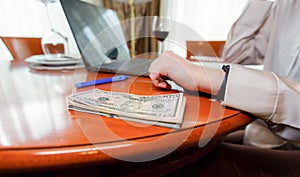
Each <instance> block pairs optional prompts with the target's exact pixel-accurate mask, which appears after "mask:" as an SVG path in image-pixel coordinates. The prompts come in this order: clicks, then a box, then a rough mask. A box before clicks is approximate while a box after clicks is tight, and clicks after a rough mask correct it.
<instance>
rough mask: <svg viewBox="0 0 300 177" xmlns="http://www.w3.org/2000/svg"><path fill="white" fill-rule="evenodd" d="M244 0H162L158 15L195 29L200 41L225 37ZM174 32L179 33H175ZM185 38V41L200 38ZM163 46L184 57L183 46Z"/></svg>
mask: <svg viewBox="0 0 300 177" xmlns="http://www.w3.org/2000/svg"><path fill="white" fill-rule="evenodd" d="M246 2H247V0H185V1H183V0H162V1H161V3H162V4H161V15H162V16H164V17H166V18H170V19H172V20H175V21H178V22H179V23H182V24H184V25H186V26H188V27H189V28H192V29H193V30H195V31H197V33H198V34H199V36H201V39H202V40H203V39H204V40H225V39H226V37H227V33H228V31H229V29H230V26H231V25H232V24H233V22H234V21H235V20H236V19H237V18H238V16H239V15H240V13H241V12H242V10H243V8H244V6H245V4H246ZM175 35H182V34H180V32H177V34H175ZM199 36H198V39H197V38H196V37H195V38H187V39H186V40H201V39H199ZM165 48H166V49H170V50H174V51H175V52H176V53H177V54H179V55H181V56H183V57H184V56H186V50H185V48H182V47H180V46H176V45H172V44H170V43H168V42H166V44H165Z"/></svg>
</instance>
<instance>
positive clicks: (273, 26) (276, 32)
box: [223, 0, 300, 148]
mask: <svg viewBox="0 0 300 177" xmlns="http://www.w3.org/2000/svg"><path fill="white" fill-rule="evenodd" d="M223 57H224V60H225V62H231V63H237V64H264V70H265V71H260V70H255V69H247V68H245V67H242V66H239V65H236V64H232V65H231V69H230V73H229V76H228V80H227V87H226V93H225V100H224V104H225V105H227V106H230V107H234V108H237V109H241V110H244V111H247V112H249V113H252V114H253V115H255V116H257V117H258V118H261V119H260V120H258V121H255V122H254V123H252V124H250V125H249V126H247V128H246V133H245V137H244V140H245V143H247V144H250V145H254V146H259V147H263V148H272V147H277V146H280V145H282V144H284V143H285V142H286V141H285V140H287V141H291V142H294V143H300V0H277V1H276V2H270V1H264V0H250V1H249V2H248V4H247V5H246V7H245V9H244V11H243V13H242V15H241V16H240V17H239V18H238V19H237V21H236V22H235V23H234V25H233V26H232V28H231V30H230V33H229V35H228V39H227V40H226V45H225V47H224V51H223ZM261 120H264V121H261ZM264 122H266V123H264ZM270 130H271V131H270ZM274 133H275V134H274ZM278 136H279V137H281V138H279V137H278Z"/></svg>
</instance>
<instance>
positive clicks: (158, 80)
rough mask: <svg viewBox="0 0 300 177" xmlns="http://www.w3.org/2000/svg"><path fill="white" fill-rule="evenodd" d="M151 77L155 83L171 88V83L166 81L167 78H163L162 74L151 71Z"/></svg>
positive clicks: (158, 85)
mask: <svg viewBox="0 0 300 177" xmlns="http://www.w3.org/2000/svg"><path fill="white" fill-rule="evenodd" d="M149 76H150V79H151V80H152V83H153V85H155V86H156V87H159V88H163V89H171V86H170V84H168V83H167V82H166V80H165V79H163V78H162V76H161V74H159V73H156V72H151V73H150V74H149Z"/></svg>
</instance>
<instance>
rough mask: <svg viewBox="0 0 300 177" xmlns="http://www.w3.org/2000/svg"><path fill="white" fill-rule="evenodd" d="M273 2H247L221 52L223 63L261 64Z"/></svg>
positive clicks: (263, 0) (255, 0) (259, 0)
mask: <svg viewBox="0 0 300 177" xmlns="http://www.w3.org/2000/svg"><path fill="white" fill-rule="evenodd" d="M272 6H273V2H269V1H265V0H249V2H248V3H247V5H246V6H245V9H244V11H243V13H242V15H241V16H240V17H239V18H238V19H237V20H236V22H235V23H234V24H233V25H232V27H231V29H230V32H229V34H228V37H227V39H226V44H225V46H224V50H223V58H224V60H225V62H230V63H239V64H262V63H263V59H264V55H265V50H266V47H267V42H268V38H269V34H270V31H271V30H270V25H271V23H272V19H271V18H269V15H270V13H271V10H272Z"/></svg>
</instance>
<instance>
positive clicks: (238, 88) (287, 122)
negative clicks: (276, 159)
mask: <svg viewBox="0 0 300 177" xmlns="http://www.w3.org/2000/svg"><path fill="white" fill-rule="evenodd" d="M299 100H300V83H297V82H295V81H292V80H289V79H286V78H282V77H279V76H277V75H275V74H274V73H272V72H269V71H261V70H256V69H248V68H245V67H243V66H238V65H234V64H233V65H231V66H230V72H229V75H228V79H227V86H226V92H225V98H224V102H223V103H224V105H226V106H229V107H233V108H236V109H240V110H244V111H246V112H249V113H252V114H253V115H255V116H257V117H259V118H261V119H263V120H264V121H266V122H267V123H268V125H269V128H270V129H271V130H272V131H273V132H275V133H276V134H277V135H279V136H281V137H283V138H285V139H288V140H291V141H298V142H300V101H299Z"/></svg>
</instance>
